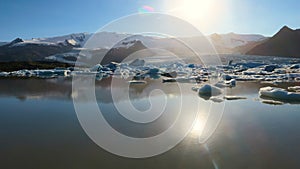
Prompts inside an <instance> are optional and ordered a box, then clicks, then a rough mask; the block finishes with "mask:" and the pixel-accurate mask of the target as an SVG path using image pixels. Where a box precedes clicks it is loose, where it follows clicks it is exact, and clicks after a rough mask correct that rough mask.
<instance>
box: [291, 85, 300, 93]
mask: <svg viewBox="0 0 300 169" xmlns="http://www.w3.org/2000/svg"><path fill="white" fill-rule="evenodd" d="M288 89H289V90H291V91H295V92H298V91H300V86H291V87H288Z"/></svg>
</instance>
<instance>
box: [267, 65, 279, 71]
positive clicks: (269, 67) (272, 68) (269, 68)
mask: <svg viewBox="0 0 300 169" xmlns="http://www.w3.org/2000/svg"><path fill="white" fill-rule="evenodd" d="M276 68H278V66H277V65H266V66H265V68H264V71H267V72H273V71H274V70H275V69H276Z"/></svg>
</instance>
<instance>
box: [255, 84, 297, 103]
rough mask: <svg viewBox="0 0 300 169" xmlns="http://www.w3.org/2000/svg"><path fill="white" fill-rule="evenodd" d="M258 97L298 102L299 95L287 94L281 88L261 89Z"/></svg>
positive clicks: (294, 93)
mask: <svg viewBox="0 0 300 169" xmlns="http://www.w3.org/2000/svg"><path fill="white" fill-rule="evenodd" d="M259 94H260V96H263V97H269V98H273V99H278V100H289V101H300V93H297V92H288V91H286V90H285V89H282V88H276V87H270V86H268V87H263V88H260V90H259Z"/></svg>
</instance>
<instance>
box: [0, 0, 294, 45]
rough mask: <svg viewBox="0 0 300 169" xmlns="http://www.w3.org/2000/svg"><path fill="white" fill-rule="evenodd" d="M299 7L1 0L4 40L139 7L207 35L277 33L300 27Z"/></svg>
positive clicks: (273, 1)
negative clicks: (165, 15)
mask: <svg viewBox="0 0 300 169" xmlns="http://www.w3.org/2000/svg"><path fill="white" fill-rule="evenodd" d="M145 6H146V7H145ZM299 9H300V1H299V0H284V1H283V0H282V1H281V0H278V1H277V0H85V1H82V0H1V1H0V23H1V26H0V41H11V40H13V39H15V38H17V37H20V38H23V39H31V38H37V37H51V36H57V35H65V34H70V33H79V32H90V33H92V32H95V31H97V30H98V29H99V28H101V27H103V26H104V25H106V24H107V23H109V22H111V21H114V20H116V19H118V18H120V17H123V16H126V15H130V14H133V13H138V12H160V13H165V14H169V15H173V16H176V17H179V18H181V19H184V20H186V21H188V22H190V23H191V24H193V25H195V26H196V27H197V28H198V29H199V30H200V31H201V32H203V33H204V34H212V33H229V32H235V33H243V34H262V35H265V36H272V35H273V34H275V33H276V32H277V31H278V30H279V29H280V28H281V27H282V26H284V25H287V26H289V27H291V28H293V29H297V28H300V10H299Z"/></svg>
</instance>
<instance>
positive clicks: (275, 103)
mask: <svg viewBox="0 0 300 169" xmlns="http://www.w3.org/2000/svg"><path fill="white" fill-rule="evenodd" d="M261 102H262V103H265V104H271V105H283V104H284V103H283V102H281V101H275V100H262V101H261Z"/></svg>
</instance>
